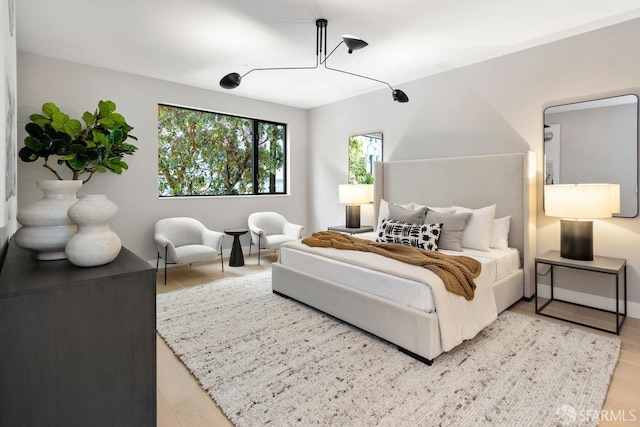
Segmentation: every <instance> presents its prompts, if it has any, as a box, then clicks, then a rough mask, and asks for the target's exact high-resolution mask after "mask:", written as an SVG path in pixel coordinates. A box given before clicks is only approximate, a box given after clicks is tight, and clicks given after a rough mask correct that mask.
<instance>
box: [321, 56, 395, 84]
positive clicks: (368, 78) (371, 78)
mask: <svg viewBox="0 0 640 427" xmlns="http://www.w3.org/2000/svg"><path fill="white" fill-rule="evenodd" d="M324 67H325V68H326V69H327V70H331V71H337V72H338V73H344V74H349V75H351V76H355V77H361V78H363V79H367V80H373V81H374V82H378V83H382V84H385V85H387V86H389V89H391V90H394V89H393V87H391V85H390V84H389V83H387V82H385V81H382V80H378V79H374V78H373V77H367V76H363V75H361V74H356V73H352V72H350V71H344V70H338V69H337V68H331V67H329V66H328V65H327V63H326V62H325V63H324Z"/></svg>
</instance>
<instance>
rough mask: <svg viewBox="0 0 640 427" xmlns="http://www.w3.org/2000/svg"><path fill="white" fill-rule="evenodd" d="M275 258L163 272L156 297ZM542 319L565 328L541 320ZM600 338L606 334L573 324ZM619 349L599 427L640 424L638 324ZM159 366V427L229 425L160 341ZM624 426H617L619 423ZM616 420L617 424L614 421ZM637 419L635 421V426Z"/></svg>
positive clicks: (527, 305) (530, 307) (528, 306)
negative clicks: (165, 276) (166, 278)
mask: <svg viewBox="0 0 640 427" xmlns="http://www.w3.org/2000/svg"><path fill="white" fill-rule="evenodd" d="M275 259H276V256H275V255H272V254H267V255H265V254H264V253H263V254H262V259H261V265H258V258H257V257H256V256H251V257H247V256H245V263H246V264H245V266H243V267H229V266H228V260H225V261H226V262H225V268H224V273H222V271H221V268H220V262H219V261H218V262H212V263H203V264H198V265H195V266H192V267H189V266H176V267H170V268H169V271H168V280H167V285H166V286H165V285H164V275H163V272H162V270H160V271H159V272H158V278H157V286H156V289H157V292H158V293H159V294H160V293H164V292H172V291H175V290H178V289H182V288H188V287H192V286H198V285H201V284H204V283H208V282H211V281H213V280H218V279H223V278H229V277H236V276H244V275H248V274H253V273H257V272H260V271H263V270H268V269H270V268H271V264H272V262H273V261H275ZM510 310H513V311H515V312H518V313H522V314H527V315H530V316H535V314H534V312H535V309H534V303H533V302H525V301H522V302H519V303H517V304H516V305H515V306H514V307H512V308H511V309H510ZM573 310H574V311H575V316H576V317H577V318H580V317H581V316H583V313H581V310H582V309H580V308H575V309H573ZM544 319H545V320H548V321H552V322H556V323H564V322H562V321H556V320H554V319H551V318H548V317H544ZM573 326H575V327H577V328H581V329H585V330H588V331H590V332H594V333H600V334H602V335H609V336H614V335H613V334H608V333H606V332H599V331H597V330H594V329H590V328H584V327H581V326H577V325H573ZM620 338H621V340H622V350H621V352H620V359H619V361H618V365H617V367H616V370H615V372H614V374H613V379H612V381H611V385H610V387H609V391H608V393H607V397H606V400H605V403H604V408H603V409H604V411H603V417H608V418H609V420H603V421H601V423H600V424H599V425H600V426H618V425H620V426H630V425H640V319H633V318H627V319H626V321H625V323H624V326H623V327H622V331H621V334H620ZM157 350H158V355H157V361H158V390H157V391H158V394H157V399H158V426H159V427H178V426H181V427H195V426H203V427H204V426H206V427H218V426H231V425H232V424H231V423H230V422H229V420H228V419H227V418H226V417H225V416H224V414H223V413H222V411H221V410H220V409H219V408H218V406H217V405H216V404H215V402H213V401H212V400H211V399H210V398H209V396H207V394H206V393H205V392H204V391H203V390H202V388H201V387H200V385H199V384H198V382H197V381H196V380H195V378H194V377H193V376H192V375H191V373H190V372H189V371H188V370H187V369H186V368H185V367H184V365H183V364H182V362H180V360H179V359H178V358H176V357H175V355H174V354H173V353H172V352H171V350H170V349H169V347H167V345H166V344H165V343H164V341H163V340H162V338H160V337H158V338H157ZM622 419H624V420H626V421H620V420H622ZM616 420H617V421H616ZM633 420H635V421H633Z"/></svg>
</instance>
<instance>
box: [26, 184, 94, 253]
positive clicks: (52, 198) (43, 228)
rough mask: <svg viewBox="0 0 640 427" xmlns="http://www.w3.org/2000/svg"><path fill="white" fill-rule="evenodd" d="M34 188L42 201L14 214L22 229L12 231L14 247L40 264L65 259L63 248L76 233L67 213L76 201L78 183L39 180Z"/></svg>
mask: <svg viewBox="0 0 640 427" xmlns="http://www.w3.org/2000/svg"><path fill="white" fill-rule="evenodd" d="M36 186H37V187H38V188H39V189H40V190H42V192H43V193H44V197H43V198H42V199H40V200H38V201H37V202H36V203H34V204H33V205H30V206H27V207H25V208H23V209H21V210H20V212H18V215H17V219H18V222H19V223H20V224H21V225H22V227H21V228H19V229H18V231H16V234H15V237H14V238H15V241H16V244H17V245H18V246H20V247H21V248H24V249H29V250H31V251H33V252H35V254H36V258H37V259H40V260H57V259H65V258H66V257H67V256H66V255H65V251H64V248H65V245H66V244H67V242H68V241H69V239H70V238H71V236H73V235H74V234H75V233H76V231H77V230H78V227H77V226H76V224H75V223H74V222H73V221H71V219H69V217H68V216H67V211H68V210H69V207H71V205H73V204H74V203H76V202H77V201H78V198H77V197H76V192H77V191H78V190H79V189H80V187H82V181H80V180H39V181H36Z"/></svg>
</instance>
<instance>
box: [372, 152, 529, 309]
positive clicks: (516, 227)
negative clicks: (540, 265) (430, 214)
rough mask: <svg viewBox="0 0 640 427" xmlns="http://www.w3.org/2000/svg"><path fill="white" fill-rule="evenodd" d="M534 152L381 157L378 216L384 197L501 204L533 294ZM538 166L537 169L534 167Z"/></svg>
mask: <svg viewBox="0 0 640 427" xmlns="http://www.w3.org/2000/svg"><path fill="white" fill-rule="evenodd" d="M532 156H533V154H530V153H513V154H496V155H485V156H469V157H447V158H439V159H423V160H402V161H389V162H377V163H376V164H375V171H374V182H375V190H374V191H375V197H374V211H375V218H377V216H378V209H379V206H380V199H385V200H386V201H388V202H392V203H400V204H403V203H409V202H415V203H419V204H421V205H427V206H452V205H458V206H465V207H468V208H474V209H477V208H481V207H485V206H488V205H491V204H494V203H495V204H496V217H503V216H506V215H511V228H510V231H509V246H511V247H514V248H517V249H518V250H519V251H520V256H521V258H522V266H523V268H524V273H525V274H524V276H525V280H524V295H525V297H531V296H532V295H533V293H534V286H533V283H534V282H533V279H534V277H533V264H534V263H533V257H534V256H535V206H536V204H535V197H536V196H535V176H530V172H529V171H530V170H531V167H532V166H530V164H531V161H532V160H531V159H532ZM533 170H534V171H535V168H533Z"/></svg>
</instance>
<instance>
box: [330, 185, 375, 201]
mask: <svg viewBox="0 0 640 427" xmlns="http://www.w3.org/2000/svg"><path fill="white" fill-rule="evenodd" d="M338 201H339V202H340V203H346V204H349V205H361V204H364V203H371V202H373V185H372V184H340V185H339V186H338Z"/></svg>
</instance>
